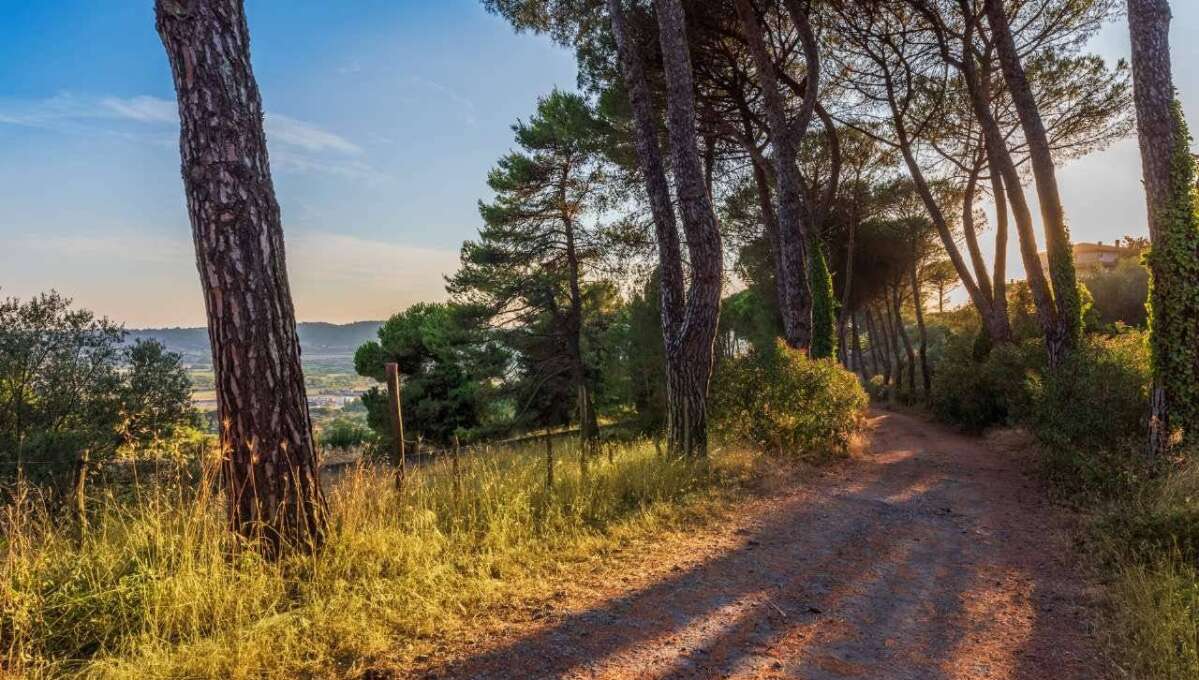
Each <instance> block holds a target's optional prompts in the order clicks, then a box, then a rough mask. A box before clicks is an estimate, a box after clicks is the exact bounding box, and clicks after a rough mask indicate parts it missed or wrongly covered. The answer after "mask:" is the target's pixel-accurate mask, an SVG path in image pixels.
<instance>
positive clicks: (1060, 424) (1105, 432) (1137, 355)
mask: <svg viewBox="0 0 1199 680" xmlns="http://www.w3.org/2000/svg"><path fill="white" fill-rule="evenodd" d="M1148 386H1149V352H1148V349H1147V346H1146V343H1145V334H1144V333H1143V332H1125V333H1122V334H1120V335H1116V336H1112V337H1107V338H1103V337H1099V338H1097V337H1090V338H1088V339H1087V340H1086V342H1084V344H1083V345H1082V346H1081V347H1080V348H1079V349H1078V351H1077V352H1075V353H1073V354H1072V355H1071V356H1069V357H1067V358H1066V359H1065V360H1064V362H1063V363H1062V365H1061V366H1060V367H1059V370H1057V371H1055V372H1053V373H1047V372H1044V373H1041V374H1038V375H1036V376H1035V377H1034V379H1033V380H1031V381H1030V390H1029V392H1030V399H1031V406H1030V408H1029V410H1028V412H1027V413H1026V414H1025V415H1024V418H1023V420H1024V421H1025V422H1026V423H1027V424H1028V426H1029V427H1030V428H1031V429H1032V431H1033V433H1034V434H1036V436H1037V439H1038V440H1039V441H1040V443H1041V446H1042V449H1043V453H1044V456H1043V463H1042V468H1043V469H1042V472H1043V474H1044V476H1045V477H1046V478H1047V479H1048V481H1049V482H1050V484H1051V485H1052V486H1053V488H1054V490H1055V491H1056V492H1057V493H1059V494H1061V495H1065V496H1074V497H1082V498H1115V497H1118V496H1120V495H1122V494H1126V493H1128V492H1129V490H1131V489H1135V488H1137V486H1138V485H1139V484H1140V482H1141V481H1142V480H1143V479H1144V478H1145V477H1146V476H1147V475H1148V472H1149V471H1148V470H1146V469H1145V465H1144V463H1145V461H1143V460H1142V457H1141V456H1140V455H1139V453H1140V451H1141V449H1142V446H1143V442H1142V441H1141V439H1142V438H1143V432H1144V424H1145V415H1146V403H1147V399H1148Z"/></svg>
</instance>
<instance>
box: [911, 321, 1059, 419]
mask: <svg viewBox="0 0 1199 680" xmlns="http://www.w3.org/2000/svg"><path fill="white" fill-rule="evenodd" d="M976 345H977V341H976V339H975V338H974V337H972V336H967V335H954V336H952V337H951V338H950V339H949V341H948V343H947V344H946V347H945V356H944V358H943V359H942V360H941V362H940V363H939V364H938V365H937V371H936V374H935V375H934V377H933V394H932V399H931V405H932V409H933V412H934V413H935V414H936V415H937V417H938V418H940V419H941V420H943V421H945V422H947V423H950V424H953V425H957V426H958V427H960V428H962V429H964V430H967V431H970V432H981V431H982V430H984V429H986V428H988V427H991V426H993V425H1003V424H1008V423H1010V422H1012V421H1014V420H1016V419H1018V418H1019V417H1020V416H1021V415H1022V414H1024V413H1026V412H1027V410H1028V408H1029V391H1028V390H1029V384H1028V381H1029V377H1030V375H1032V372H1033V371H1034V370H1035V369H1036V368H1037V367H1038V366H1040V365H1041V364H1043V358H1042V355H1041V353H1040V349H1039V345H1038V344H1037V343H1036V342H1035V341H1033V342H1029V343H1027V344H1023V345H1012V344H1001V345H996V346H994V347H992V348H990V350H989V351H988V352H986V353H985V355H982V358H980V357H979V353H978V352H977V347H976Z"/></svg>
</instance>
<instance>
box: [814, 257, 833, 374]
mask: <svg viewBox="0 0 1199 680" xmlns="http://www.w3.org/2000/svg"><path fill="white" fill-rule="evenodd" d="M808 276H809V279H810V286H811V290H812V345H811V349H810V351H811V353H812V358H814V359H824V358H827V357H831V356H835V355H836V354H837V301H836V298H835V297H834V296H833V276H832V274H831V273H829V268H828V260H827V259H826V258H825V254H824V246H823V244H821V243H820V242H818V241H814V242H813V243H812V245H811V246H810V256H809V258H808Z"/></svg>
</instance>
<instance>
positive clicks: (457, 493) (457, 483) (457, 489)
mask: <svg viewBox="0 0 1199 680" xmlns="http://www.w3.org/2000/svg"><path fill="white" fill-rule="evenodd" d="M459 449H460V445H459V443H458V435H454V452H453V453H451V454H450V455H451V456H452V457H451V458H450V464H451V466H452V468H453V474H454V499H455V500H458V499H459V498H460V497H461V496H462V477H461V473H460V472H459V468H458V453H459Z"/></svg>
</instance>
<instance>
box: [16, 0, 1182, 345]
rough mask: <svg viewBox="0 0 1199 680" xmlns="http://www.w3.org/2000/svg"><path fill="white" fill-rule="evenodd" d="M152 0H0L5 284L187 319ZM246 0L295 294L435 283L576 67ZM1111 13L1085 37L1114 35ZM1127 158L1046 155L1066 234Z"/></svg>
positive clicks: (1125, 201)
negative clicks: (550, 96) (550, 97)
mask: <svg viewBox="0 0 1199 680" xmlns="http://www.w3.org/2000/svg"><path fill="white" fill-rule="evenodd" d="M1173 4H1174V5H1175V13H1176V15H1177V16H1176V18H1175V24H1174V31H1173V33H1174V36H1175V38H1174V61H1175V64H1177V65H1178V66H1176V78H1177V80H1178V85H1179V88H1180V90H1181V91H1182V94H1183V98H1184V103H1185V105H1186V107H1187V111H1188V112H1190V114H1191V120H1192V122H1195V121H1196V120H1197V119H1196V115H1199V76H1197V75H1193V72H1192V70H1190V69H1187V68H1185V67H1184V66H1183V65H1185V64H1194V63H1199V44H1197V42H1199V41H1194V40H1184V39H1183V36H1186V35H1188V34H1189V35H1195V34H1196V32H1197V31H1199V7H1196V5H1199V3H1194V2H1184V1H1183V0H1175V2H1174V3H1173ZM152 5H153V3H152V2H151V0H105V1H104V2H103V3H97V2H95V0H56V1H55V2H29V1H26V0H0V295H17V296H20V297H25V296H28V295H31V294H34V293H36V292H37V291H40V290H45V289H49V288H52V287H53V288H57V289H59V290H60V291H61V292H63V293H64V294H67V295H69V296H72V297H74V298H75V299H76V301H77V302H78V303H79V304H81V305H84V306H87V307H89V308H91V309H94V310H96V311H97V312H100V313H102V314H106V315H108V316H109V317H111V318H113V319H115V320H118V321H122V322H126V323H127V324H129V325H130V326H131V327H134V326H144V325H197V324H200V323H202V322H203V318H204V313H203V303H202V299H201V297H200V293H199V284H198V279H197V275H196V271H195V265H194V260H193V256H192V251H191V241H190V238H191V236H190V228H189V226H188V223H187V216H186V213H185V210H184V202H183V194H182V188H181V180H180V178H179V171H178V168H179V160H178V151H177V148H176V143H177V137H176V136H177V129H176V123H175V121H174V100H173V97H174V93H173V90H172V86H171V81H170V73H169V70H168V67H167V63H166V58H165V55H164V54H163V50H162V46H161V44H160V43H159V41H158V36H157V34H156V33H155V32H154V20H153V11H152ZM247 6H248V12H249V21H250V29H251V34H252V36H253V38H252V50H253V59H254V68H255V72H256V75H257V77H258V82H259V85H260V87H261V89H262V94H263V100H264V103H265V107H266V110H267V112H268V120H267V132H268V139H269V144H270V149H271V157H272V164H273V170H274V174H275V181H276V186H277V188H278V191H279V199H280V203H281V204H282V207H283V216H284V228H285V231H286V234H287V239H288V260H289V267H290V270H291V279H292V287H293V295H294V297H295V303H296V309H297V315H298V316H299V317H300V318H301V319H303V320H332V321H350V320H355V319H364V318H383V317H386V316H388V315H389V314H391V313H392V312H395V311H397V310H399V309H402V308H403V307H405V306H407V305H408V304H411V303H412V302H415V301H417V300H422V299H439V298H441V297H443V296H444V292H443V290H442V279H441V275H442V274H443V273H448V272H450V271H452V270H453V269H454V267H455V264H456V259H457V249H458V246H459V245H460V244H461V242H462V240H463V239H466V238H470V237H471V236H472V235H473V234H474V232H475V230H476V229H477V227H478V215H477V212H476V208H475V205H476V201H477V200H478V199H479V198H481V197H485V196H486V195H487V189H486V186H485V182H484V180H485V177H486V173H487V170H488V168H490V167H491V165H492V163H493V162H494V161H495V159H496V158H497V157H498V156H499V155H500V154H501V153H503V152H504V151H505V150H507V149H508V148H510V146H511V144H512V137H511V132H510V130H509V126H510V125H511V124H512V122H513V121H514V120H515V119H516V118H518V117H524V116H527V115H528V113H529V112H530V111H531V110H532V108H533V106H534V103H535V101H536V98H537V97H538V96H540V95H543V94H545V93H547V92H549V91H550V90H551V89H552V88H553V87H555V86H558V87H562V88H573V87H574V84H575V67H574V61H573V55H572V54H571V53H570V52H569V51H568V50H564V49H562V48H559V47H556V46H554V45H552V44H551V43H550V42H549V41H548V40H547V39H545V38H543V37H537V36H531V35H527V34H525V35H516V34H515V33H513V32H512V30H511V29H510V27H509V26H508V25H507V24H506V23H505V22H504V21H503V20H502V19H500V18H497V17H494V16H491V15H488V14H487V13H486V12H484V10H483V9H482V7H481V5H480V4H479V3H478V2H476V1H475V0H437V1H426V0H390V1H388V0H354V1H352V2H349V1H345V2H334V1H332V0H286V1H285V0H248V1H247ZM100 7H102V8H103V9H102V10H100V9H98V8H100ZM1126 30H1127V29H1126V28H1125V27H1124V25H1123V24H1115V25H1113V26H1111V27H1110V28H1109V29H1107V30H1105V31H1104V33H1103V34H1101V35H1100V36H1099V37H1098V38H1097V39H1096V41H1095V42H1094V44H1093V47H1094V49H1095V50H1096V51H1098V52H1100V53H1101V54H1103V55H1104V56H1106V57H1109V58H1116V57H1119V56H1124V55H1126V54H1127V33H1126ZM1139 172H1140V166H1139V157H1138V155H1137V151H1136V145H1135V142H1133V141H1131V140H1130V141H1125V142H1122V143H1120V144H1117V145H1116V146H1115V147H1113V148H1112V149H1111V150H1109V151H1107V152H1104V153H1102V154H1096V155H1094V156H1091V157H1089V158H1086V159H1083V160H1081V161H1076V162H1074V163H1072V164H1070V165H1069V166H1067V167H1065V168H1063V169H1062V171H1061V180H1062V189H1063V198H1064V200H1065V203H1066V209H1067V212H1068V214H1069V216H1070V219H1071V223H1072V226H1073V230H1074V236H1075V238H1076V240H1111V239H1113V238H1116V237H1119V236H1123V235H1124V234H1128V233H1137V234H1140V233H1144V232H1145V227H1144V224H1143V223H1144V199H1143V196H1142V194H1141V193H1140V180H1139ZM1013 240H1014V239H1013ZM1014 248H1015V245H1014V244H1013V251H1012V253H1010V256H1009V262H1012V263H1018V261H1019V259H1018V257H1017V256H1016V253H1015V250H1014ZM1013 275H1019V272H1018V271H1015V272H1013Z"/></svg>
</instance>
